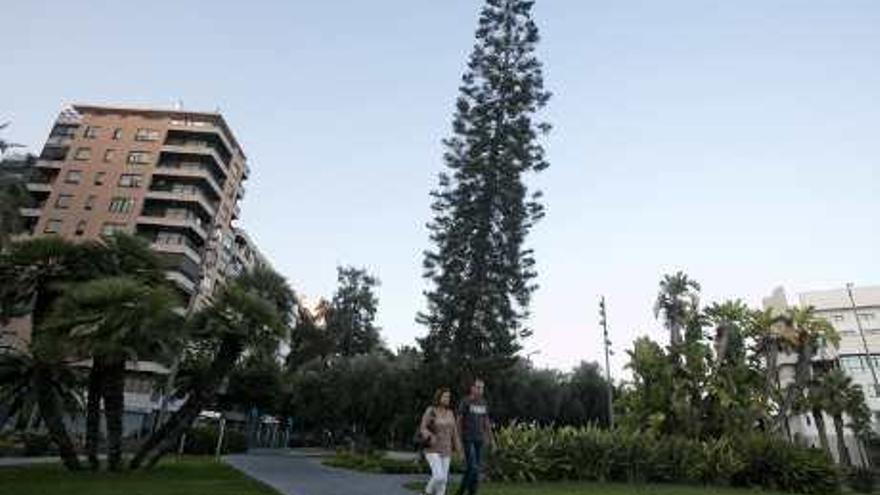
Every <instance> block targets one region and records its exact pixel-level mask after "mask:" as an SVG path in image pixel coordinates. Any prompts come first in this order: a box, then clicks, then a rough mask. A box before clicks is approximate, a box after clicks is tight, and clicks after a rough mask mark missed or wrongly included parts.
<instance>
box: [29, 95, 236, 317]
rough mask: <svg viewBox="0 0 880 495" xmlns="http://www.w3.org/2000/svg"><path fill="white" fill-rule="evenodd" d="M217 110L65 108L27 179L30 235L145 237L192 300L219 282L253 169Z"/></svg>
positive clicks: (205, 295)
mask: <svg viewBox="0 0 880 495" xmlns="http://www.w3.org/2000/svg"><path fill="white" fill-rule="evenodd" d="M246 160H247V159H246V157H245V154H244V152H243V151H242V150H241V147H240V146H239V145H238V142H237V141H236V139H235V136H234V135H233V133H232V131H231V130H230V128H229V126H228V125H227V124H226V121H225V120H224V118H223V117H222V116H221V115H220V114H217V113H203V112H188V111H187V112H185V111H176V110H154V109H136V108H124V107H111V106H95V105H73V106H71V107H69V108H67V109H65V110H64V111H62V112H61V114H60V115H59V117H58V118H57V120H56V121H55V123H54V125H53V127H52V130H51V132H50V133H49V137H48V139H47V140H46V144H45V146H44V148H43V150H42V152H41V153H40V156H39V159H38V161H37V162H36V173H35V174H34V177H33V179H32V181H31V182H30V183H29V184H28V189H29V190H30V192H31V194H32V195H33V197H34V199H35V204H34V207H33V208H27V209H24V210H22V212H21V213H22V215H23V216H25V217H26V218H27V226H28V231H29V233H30V235H32V236H41V235H60V236H62V237H65V238H68V239H73V240H78V239H95V238H98V237H100V236H102V235H107V234H112V233H114V232H120V231H121V232H127V233H131V234H137V235H139V236H142V237H144V238H145V239H147V240H148V242H150V244H151V246H152V248H153V249H154V250H155V251H157V252H159V253H160V254H161V255H162V256H163V257H164V258H166V260H167V261H169V262H170V263H169V266H170V268H169V271H168V273H167V275H168V278H169V279H171V280H172V281H174V282H175V285H176V286H177V287H178V288H179V290H180V291H181V292H182V293H183V294H184V295H185V296H186V298H187V300H188V301H190V304H199V303H200V302H202V301H204V300H205V299H207V298H209V297H210V295H211V294H212V293H213V291H214V290H215V289H216V287H217V284H218V283H219V282H221V281H222V278H223V276H224V268H223V267H222V266H221V260H220V257H221V255H222V251H223V249H224V242H226V239H230V238H232V237H233V235H234V229H233V227H232V222H233V220H235V219H236V218H237V217H238V215H239V206H238V201H239V200H240V199H241V198H242V197H243V195H244V186H243V182H244V180H245V179H246V178H247V176H248V173H249V169H248V166H247V161H246Z"/></svg>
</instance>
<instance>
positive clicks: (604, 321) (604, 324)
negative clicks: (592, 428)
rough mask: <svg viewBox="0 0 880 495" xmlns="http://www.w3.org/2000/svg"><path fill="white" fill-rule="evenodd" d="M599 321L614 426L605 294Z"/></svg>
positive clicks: (612, 426)
mask: <svg viewBox="0 0 880 495" xmlns="http://www.w3.org/2000/svg"><path fill="white" fill-rule="evenodd" d="M599 322H600V323H601V325H602V342H603V345H604V346H605V382H606V385H607V386H608V426H609V428H614V388H613V387H612V386H611V364H610V359H609V355H610V354H611V340H609V339H608V319H607V317H606V313H605V296H602V299H601V300H600V301H599Z"/></svg>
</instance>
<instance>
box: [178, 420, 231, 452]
mask: <svg viewBox="0 0 880 495" xmlns="http://www.w3.org/2000/svg"><path fill="white" fill-rule="evenodd" d="M218 433H219V432H218V430H217V429H216V428H208V427H203V426H201V427H197V428H193V429H191V430H189V431H188V432H186V441H185V442H184V444H183V452H184V453H185V454H192V455H214V452H215V450H216V448H217V435H218ZM246 451H247V437H246V436H245V435H244V434H243V433H239V432H237V431H232V430H226V431H225V432H224V433H223V449H222V453H223V454H238V453H242V452H246Z"/></svg>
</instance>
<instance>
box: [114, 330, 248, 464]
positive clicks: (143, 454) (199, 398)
mask: <svg viewBox="0 0 880 495" xmlns="http://www.w3.org/2000/svg"><path fill="white" fill-rule="evenodd" d="M243 349H244V342H243V340H242V339H241V338H239V337H227V338H225V339H223V341H222V342H221V343H220V349H219V350H218V351H217V355H216V356H215V357H214V361H213V363H211V369H210V371H209V372H208V374H207V380H206V382H205V383H202V384H196V385H195V387H194V388H193V390H190V393H189V397H188V398H187V400H186V403H184V404H183V406H181V408H180V409H179V410H177V411H176V412H175V413H174V414H173V415H171V418H169V419H168V421H167V422H166V423H165V424H163V425H162V426H161V427H160V428H159V429H158V430H156V431H155V432H153V434H152V435H150V437H149V438H147V441H146V442H144V444H143V445H141V447H140V449H138V452H137V454H135V456H134V458H133V459H132V460H131V464H130V467H131V469H138V468H140V467H141V466H144V467H146V468H151V467H153V466H155V465H156V463H157V462H159V459H161V458H162V456H163V455H165V453H166V452H168V451H170V450H171V449H173V448H174V446H175V445H176V444H177V442H178V441H179V440H180V436H181V435H183V434H184V433H185V432H186V431H187V430H188V429H189V428H190V426H192V424H193V422H194V421H195V420H196V418H198V417H199V413H201V412H202V410H203V409H204V408H205V407H207V406H208V405H209V404H210V402H211V400H212V399H213V398H214V397H215V395H216V393H217V389H218V388H219V387H220V384H221V383H223V380H224V379H225V378H226V377H227V376H228V375H229V373H230V372H231V371H232V369H233V367H235V363H236V362H237V361H238V358H239V356H241V352H242V350H243Z"/></svg>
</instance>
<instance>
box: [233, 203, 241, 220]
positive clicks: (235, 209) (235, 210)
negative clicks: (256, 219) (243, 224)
mask: <svg viewBox="0 0 880 495" xmlns="http://www.w3.org/2000/svg"><path fill="white" fill-rule="evenodd" d="M239 217H241V206H239V205H238V204H237V203H236V205H235V206H233V207H232V219H233V220H237V219H238V218H239Z"/></svg>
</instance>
